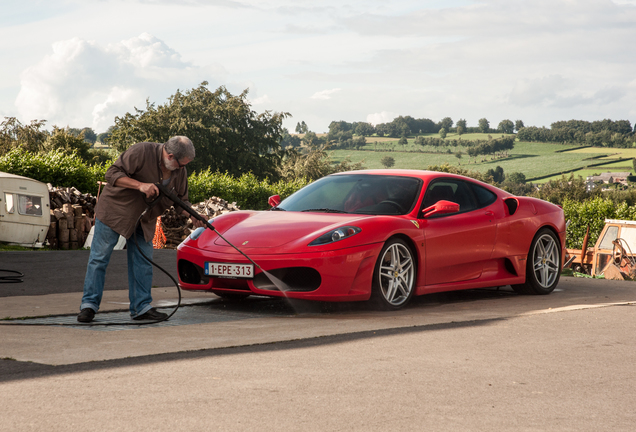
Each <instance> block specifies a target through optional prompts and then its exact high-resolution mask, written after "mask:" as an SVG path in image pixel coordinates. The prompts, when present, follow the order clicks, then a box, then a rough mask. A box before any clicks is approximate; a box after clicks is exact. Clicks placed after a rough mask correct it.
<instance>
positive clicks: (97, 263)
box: [80, 219, 153, 318]
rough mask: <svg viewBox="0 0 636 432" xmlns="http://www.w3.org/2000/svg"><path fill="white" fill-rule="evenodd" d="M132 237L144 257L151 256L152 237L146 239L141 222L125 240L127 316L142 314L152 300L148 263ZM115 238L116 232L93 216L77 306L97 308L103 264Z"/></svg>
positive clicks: (150, 269)
mask: <svg viewBox="0 0 636 432" xmlns="http://www.w3.org/2000/svg"><path fill="white" fill-rule="evenodd" d="M135 237H137V242H138V243H139V249H141V252H143V253H144V254H145V255H146V256H147V257H148V258H150V259H152V251H153V247H152V241H149V242H146V240H145V239H144V234H143V231H142V229H141V226H138V227H137V230H136V231H135V233H134V234H133V235H132V236H130V238H129V239H127V240H126V251H127V254H128V255H127V257H128V298H129V299H130V316H131V317H133V318H134V317H136V316H139V315H143V314H145V313H146V312H148V311H149V310H150V309H151V308H152V306H150V303H152V293H151V288H152V264H150V262H148V260H146V259H145V258H144V257H143V255H142V254H141V252H140V251H139V249H138V248H137V245H136V244H135ZM118 240H119V234H117V233H116V232H115V231H113V230H112V229H110V228H109V227H108V226H106V225H105V224H103V223H102V222H101V221H100V220H99V219H95V230H94V233H93V241H92V243H91V253H90V256H89V258H88V266H87V268H86V278H85V279H84V296H83V297H82V303H81V305H80V310H82V309H85V308H91V309H93V310H94V311H95V312H97V311H98V310H99V305H100V303H101V302H102V295H103V293H104V282H105V279H106V267H108V263H109V261H110V256H111V254H112V253H113V248H114V247H115V245H116V244H117V241H118Z"/></svg>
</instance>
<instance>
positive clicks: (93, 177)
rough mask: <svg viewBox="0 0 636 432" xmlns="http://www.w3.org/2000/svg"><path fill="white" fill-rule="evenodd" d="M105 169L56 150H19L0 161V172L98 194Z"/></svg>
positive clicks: (12, 151) (74, 155)
mask: <svg viewBox="0 0 636 432" xmlns="http://www.w3.org/2000/svg"><path fill="white" fill-rule="evenodd" d="M107 168H108V167H107V166H105V165H101V164H98V165H93V166H89V165H86V164H85V163H84V161H83V160H82V158H80V157H79V156H78V155H77V154H75V153H73V154H67V153H65V152H63V151H61V150H59V149H57V150H53V151H51V152H48V153H32V152H29V151H25V150H23V149H20V148H16V149H13V150H11V151H10V152H9V153H7V154H5V155H4V156H2V157H0V171H4V172H8V173H11V174H16V175H21V176H24V177H29V178H32V179H34V180H38V181H41V182H43V183H51V184H52V185H53V186H58V187H71V186H74V187H76V188H77V189H78V190H80V191H82V192H89V193H92V194H97V181H98V180H103V179H104V175H105V173H106V169H107Z"/></svg>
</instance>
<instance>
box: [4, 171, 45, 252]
mask: <svg viewBox="0 0 636 432" xmlns="http://www.w3.org/2000/svg"><path fill="white" fill-rule="evenodd" d="M49 209H50V204H49V190H48V187H47V186H46V184H44V183H42V182H39V181H37V180H33V179H30V178H28V177H22V176H19V175H14V174H8V173H5V172H0V242H3V243H11V244H17V245H20V246H26V247H42V245H43V243H44V240H45V239H46V234H47V232H48V230H49V224H50V219H51V216H50V211H49Z"/></svg>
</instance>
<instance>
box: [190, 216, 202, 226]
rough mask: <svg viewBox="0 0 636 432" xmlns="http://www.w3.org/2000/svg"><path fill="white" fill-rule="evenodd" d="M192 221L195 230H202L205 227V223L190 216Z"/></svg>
mask: <svg viewBox="0 0 636 432" xmlns="http://www.w3.org/2000/svg"><path fill="white" fill-rule="evenodd" d="M190 220H191V221H192V226H194V227H195V228H201V227H204V226H205V224H204V223H203V221H200V220H199V219H197V218H195V217H192V216H190Z"/></svg>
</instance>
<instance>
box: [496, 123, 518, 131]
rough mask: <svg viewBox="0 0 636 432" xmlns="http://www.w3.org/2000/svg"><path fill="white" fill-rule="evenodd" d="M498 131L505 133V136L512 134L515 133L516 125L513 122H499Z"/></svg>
mask: <svg viewBox="0 0 636 432" xmlns="http://www.w3.org/2000/svg"><path fill="white" fill-rule="evenodd" d="M497 130H498V131H500V132H503V133H505V134H511V133H514V131H515V125H514V123H513V122H512V120H502V121H500V122H499V126H497Z"/></svg>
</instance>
